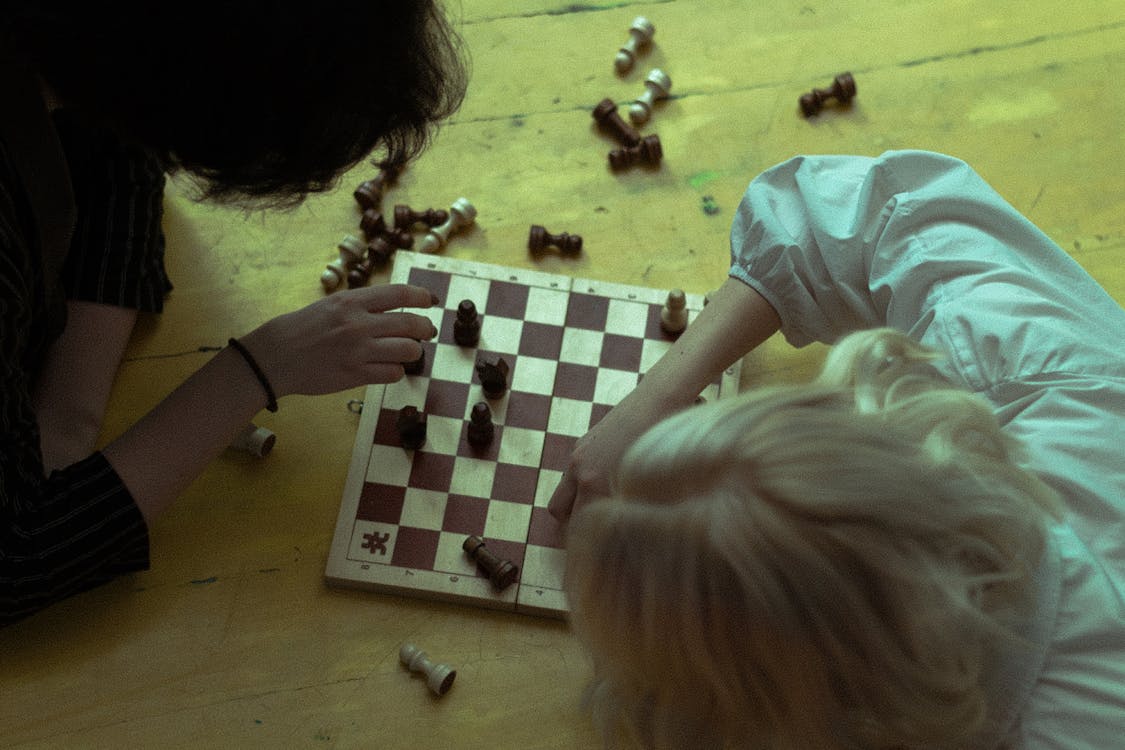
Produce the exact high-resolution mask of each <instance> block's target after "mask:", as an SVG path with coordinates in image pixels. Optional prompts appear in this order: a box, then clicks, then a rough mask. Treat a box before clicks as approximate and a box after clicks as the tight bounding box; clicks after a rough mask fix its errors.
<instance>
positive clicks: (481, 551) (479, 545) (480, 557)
mask: <svg viewBox="0 0 1125 750" xmlns="http://www.w3.org/2000/svg"><path fill="white" fill-rule="evenodd" d="M461 548H462V549H463V550H465V552H467V553H468V554H469V557H470V558H471V559H472V560H473V561H474V562H476V564H477V565H478V566H479V567H480V569H481V570H483V571H484V572H485V573H486V574H488V580H490V581H492V587H493V588H494V589H496V590H497V591H503V590H504V589H506V588H508V587H509V586H511V585H512V584H513V583H515V580H516V578H517V577H518V576H519V574H520V568H519V566H518V565H516V564H515V563H513V562H512V561H511V560H503V559H501V558H499V557H497V556H496V555H494V554H492V552H491V551H490V550H489V549H488V547H486V546H485V544H484V540H483V539H481V538H480V537H479V536H471V537H469V538H468V539H466V540H465V541H464V543H463V544H462V545H461Z"/></svg>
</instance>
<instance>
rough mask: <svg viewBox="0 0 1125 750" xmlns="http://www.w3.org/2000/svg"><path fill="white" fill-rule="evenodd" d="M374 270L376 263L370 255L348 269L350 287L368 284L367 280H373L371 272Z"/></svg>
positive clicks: (355, 287) (354, 287) (356, 287)
mask: <svg viewBox="0 0 1125 750" xmlns="http://www.w3.org/2000/svg"><path fill="white" fill-rule="evenodd" d="M374 270H375V264H374V263H373V262H372V260H371V256H370V255H369V256H368V257H366V258H364V259H363V260H361V261H360V262H359V263H356V264H355V265H354V266H352V267H351V268H350V269H348V288H349V289H358V288H359V287H361V286H367V282H368V281H370V280H371V273H372V271H374Z"/></svg>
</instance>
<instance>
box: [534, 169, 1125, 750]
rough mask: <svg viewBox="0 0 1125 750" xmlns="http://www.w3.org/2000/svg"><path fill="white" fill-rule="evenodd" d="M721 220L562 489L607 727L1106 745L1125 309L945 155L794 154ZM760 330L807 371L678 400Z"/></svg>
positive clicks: (881, 741)
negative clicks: (688, 300) (639, 373)
mask: <svg viewBox="0 0 1125 750" xmlns="http://www.w3.org/2000/svg"><path fill="white" fill-rule="evenodd" d="M731 238H732V254H733V257H734V264H733V267H732V270H731V278H730V279H728V281H727V282H726V284H724V286H723V287H722V288H721V289H720V290H719V292H718V293H717V294H716V295H715V296H714V297H713V299H712V302H711V304H710V305H708V307H707V308H706V309H705V310H704V311H703V313H701V314H700V316H699V318H698V319H697V320H696V321H695V322H694V323H693V324H692V325H691V326H690V327H689V328H688V330H687V332H686V333H685V334H684V335H683V336H682V337H681V338H680V340H679V341H678V342H677V344H676V345H675V346H674V347H673V349H672V350H671V351H670V353H669V354H668V355H667V356H666V357H665V358H664V359H663V360H662V361H661V362H660V363H658V364H657V366H656V367H654V368H653V369H652V370H651V371H650V372H649V373H648V375H646V377H645V379H644V380H643V381H642V383H641V385H640V386H639V387H638V388H637V390H636V391H635V392H634V393H633V394H631V395H630V396H629V397H628V398H627V399H625V400H624V401H622V403H621V404H620V405H619V406H618V407H617V408H616V409H615V410H614V411H612V412H611V413H610V414H609V415H608V416H607V417H606V418H605V419H604V420H603V421H602V422H601V423H599V425H598V426H597V427H595V429H594V430H592V431H591V432H590V434H589V435H587V436H586V437H585V438H583V440H582V441H580V443H579V445H578V447H577V449H576V451H575V454H574V460H573V463H572V466H571V469H570V471H569V472H568V473H567V474H566V476H565V477H564V478H563V481H562V483H561V484H560V486H559V489H558V491H557V492H556V494H555V497H554V498H553V500H552V511H553V512H555V513H556V515H558V516H560V517H564V518H565V517H568V516H569V515H570V514H571V510H572V506H573V508H574V509H575V512H574V516H573V519H572V521H571V523H570V527H569V532H568V547H569V561H570V562H569V569H568V590H569V592H570V596H571V605H572V608H573V612H574V617H573V623H574V626H575V629H576V631H577V633H578V634H579V636H580V637H581V638H582V639H583V640H584V641H585V642H586V644H587V645H588V647H589V650H590V653H591V654H592V656H593V659H594V667H595V679H594V681H593V683H592V685H591V688H590V692H589V701H590V705H591V708H592V710H593V712H594V715H595V718H596V719H597V721H598V722H599V724H600V725H601V727H602V728H603V730H604V732H605V735H606V738H607V742H609V743H610V744H612V742H613V741H615V740H618V739H626V740H632V741H633V742H635V743H638V744H641V745H643V746H649V747H657V748H681V747H685V748H686V747H690V748H724V747H740V748H741V747H748V748H818V749H819V748H825V749H827V748H887V749H890V748H1017V747H1018V748H1109V747H1115V746H1119V745H1120V742H1121V736H1122V733H1123V732H1125V604H1123V602H1125V523H1123V518H1125V514H1123V510H1125V449H1123V446H1125V360H1123V354H1122V352H1125V311H1122V309H1121V308H1120V306H1118V305H1117V304H1116V303H1115V302H1114V301H1113V300H1112V299H1111V298H1110V297H1109V296H1108V295H1107V294H1106V293H1105V292H1104V291H1103V290H1101V288H1100V287H1098V285H1097V284H1096V283H1095V282H1094V281H1093V280H1092V279H1090V277H1089V276H1087V275H1086V274H1085V273H1084V272H1083V271H1082V270H1081V269H1080V268H1079V267H1078V266H1077V264H1075V263H1074V262H1073V261H1071V260H1070V258H1069V257H1067V255H1066V254H1065V253H1064V252H1063V251H1062V250H1060V249H1059V248H1058V247H1057V246H1056V245H1054V244H1053V243H1052V242H1051V241H1050V240H1049V239H1048V238H1047V237H1046V236H1045V235H1043V234H1042V233H1041V232H1040V231H1039V230H1037V229H1036V228H1035V227H1033V226H1032V225H1031V224H1030V223H1029V222H1027V220H1026V219H1024V218H1023V217H1022V216H1020V215H1019V214H1018V213H1017V212H1016V211H1015V210H1014V209H1013V208H1012V207H1011V206H1009V205H1008V204H1007V203H1006V202H1004V201H1003V199H1002V198H1000V197H999V196H998V195H997V194H996V193H995V192H994V191H992V190H991V188H989V187H988V186H987V185H986V184H985V183H984V182H983V180H981V179H980V177H978V176H977V175H976V174H975V173H974V172H973V171H972V170H971V169H969V168H968V167H967V166H966V165H965V164H964V163H963V162H960V161H957V160H955V159H952V158H949V157H945V156H941V155H938V154H932V153H926V152H917V151H910V152H891V153H887V154H884V155H883V156H881V157H879V158H877V159H872V158H862V157H801V158H797V159H793V160H790V161H788V162H786V163H783V164H781V165H779V166H777V167H775V168H773V169H772V170H769V171H768V172H766V173H764V174H763V175H762V176H760V177H759V178H757V179H756V180H755V181H754V182H752V183H751V185H750V187H749V188H748V190H747V193H746V196H745V198H744V200H743V202H742V205H741V206H740V209H739V213H738V216H737V218H736V220H735V222H734V225H733V228H732V232H731ZM779 328H780V330H781V331H782V333H783V334H784V335H785V336H786V337H787V338H788V340H789V341H790V342H792V343H794V344H797V345H802V344H804V343H807V342H809V341H813V340H819V341H825V342H834V343H835V346H834V348H833V349H832V350H831V352H830V354H829V356H828V358H827V361H826V362H825V365H824V369H823V372H822V373H821V376H820V377H819V378H818V379H817V380H816V381H815V382H814V383H811V384H809V385H805V386H788V387H777V388H771V389H767V390H762V391H757V392H751V393H747V394H743V395H742V396H740V397H739V398H738V399H735V400H732V401H729V402H719V403H714V404H708V405H704V406H699V407H695V408H688V407H689V405H690V404H691V402H692V400H693V398H692V394H694V393H697V392H698V391H699V390H700V389H701V388H702V387H703V386H704V385H705V384H706V383H708V382H710V381H711V380H712V379H713V378H714V377H715V375H716V374H717V373H718V372H720V371H721V370H722V369H724V368H725V367H727V366H728V365H729V364H730V362H732V361H734V359H736V358H738V357H740V356H742V355H743V354H745V353H746V352H747V351H749V350H750V349H751V348H753V347H754V346H756V345H757V344H758V343H760V342H761V341H762V340H764V339H765V338H766V337H768V336H769V335H770V334H772V333H773V332H774V331H775V330H777V329H779ZM669 407H671V408H673V409H679V408H682V409H683V410H682V411H679V413H676V414H674V415H673V416H671V417H668V418H665V419H663V420H662V417H664V416H665V415H666V414H667V413H668V410H669ZM653 425H655V426H653ZM650 428H651V429H650ZM638 436H639V437H638ZM603 495H608V496H612V497H613V498H614V500H613V501H608V502H590V501H591V500H593V499H594V498H596V497H598V496H603Z"/></svg>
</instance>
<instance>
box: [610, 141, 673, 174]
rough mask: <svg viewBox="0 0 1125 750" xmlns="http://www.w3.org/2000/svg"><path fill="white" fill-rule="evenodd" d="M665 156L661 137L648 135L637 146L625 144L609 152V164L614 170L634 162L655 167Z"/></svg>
mask: <svg viewBox="0 0 1125 750" xmlns="http://www.w3.org/2000/svg"><path fill="white" fill-rule="evenodd" d="M662 158H664V149H663V148H662V147H661V146H660V138H659V137H658V136H657V135H656V134H653V135H646V136H645V137H644V138H642V139H641V142H640V143H638V144H637V145H636V146H625V147H624V148H617V149H614V150H613V151H610V152H609V166H610V167H611V168H612V169H614V170H619V169H626V168H628V167H631V166H633V165H634V164H644V165H646V166H650V167H655V166H657V165H658V164H660V160H661V159H662Z"/></svg>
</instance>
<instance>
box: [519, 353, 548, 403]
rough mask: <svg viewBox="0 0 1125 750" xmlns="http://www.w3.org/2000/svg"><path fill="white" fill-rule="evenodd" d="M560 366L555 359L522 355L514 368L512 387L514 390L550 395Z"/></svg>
mask: <svg viewBox="0 0 1125 750" xmlns="http://www.w3.org/2000/svg"><path fill="white" fill-rule="evenodd" d="M558 366H559V363H558V362H556V361H555V360H553V359H539V358H538V357H520V358H519V359H518V360H517V361H516V363H515V366H514V367H513V368H512V374H511V378H510V381H511V382H510V387H511V389H512V390H513V391H522V392H524V393H535V394H538V395H540V396H549V395H550V394H551V388H552V386H553V385H554V383H555V372H556V370H557V369H558Z"/></svg>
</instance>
